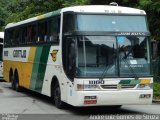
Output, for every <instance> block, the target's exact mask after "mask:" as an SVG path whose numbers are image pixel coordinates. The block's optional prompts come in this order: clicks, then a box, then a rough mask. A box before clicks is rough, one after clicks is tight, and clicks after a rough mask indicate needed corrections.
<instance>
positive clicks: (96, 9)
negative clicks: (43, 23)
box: [5, 5, 146, 29]
mask: <svg viewBox="0 0 160 120" xmlns="http://www.w3.org/2000/svg"><path fill="white" fill-rule="evenodd" d="M63 12H77V13H78V12H79V13H95V14H96V13H97V14H98V13H101V14H128V15H135V14H136V15H146V13H145V11H144V10H140V9H135V8H129V7H120V6H110V5H84V6H73V7H66V8H62V9H59V10H57V11H53V12H49V13H46V14H43V15H40V16H37V17H33V18H29V19H26V20H23V21H20V22H17V23H9V24H8V25H7V26H6V27H5V28H6V29H7V28H11V27H15V26H19V25H23V24H26V23H30V22H34V21H37V20H41V19H44V18H49V17H51V16H55V15H60V14H61V13H63Z"/></svg>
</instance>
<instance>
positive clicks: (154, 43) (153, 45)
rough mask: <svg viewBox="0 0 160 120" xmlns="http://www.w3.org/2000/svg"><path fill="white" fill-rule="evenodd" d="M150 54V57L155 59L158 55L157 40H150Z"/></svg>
mask: <svg viewBox="0 0 160 120" xmlns="http://www.w3.org/2000/svg"><path fill="white" fill-rule="evenodd" d="M151 54H152V59H153V60H155V59H156V58H157V56H158V42H157V41H152V42H151Z"/></svg>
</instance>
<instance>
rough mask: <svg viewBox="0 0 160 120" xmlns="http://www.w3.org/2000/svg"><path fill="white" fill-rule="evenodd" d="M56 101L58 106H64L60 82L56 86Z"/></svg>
mask: <svg viewBox="0 0 160 120" xmlns="http://www.w3.org/2000/svg"><path fill="white" fill-rule="evenodd" d="M53 98H54V103H55V106H56V107H57V108H63V102H62V101H61V90H60V87H59V84H58V83H56V84H55V87H54V97H53Z"/></svg>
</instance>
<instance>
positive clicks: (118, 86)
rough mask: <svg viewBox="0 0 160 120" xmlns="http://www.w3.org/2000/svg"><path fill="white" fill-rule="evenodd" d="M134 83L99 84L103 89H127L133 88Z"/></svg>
mask: <svg viewBox="0 0 160 120" xmlns="http://www.w3.org/2000/svg"><path fill="white" fill-rule="evenodd" d="M135 86H136V85H135V84H133V85H132V84H118V85H101V87H102V88H103V89H128V88H134V87H135Z"/></svg>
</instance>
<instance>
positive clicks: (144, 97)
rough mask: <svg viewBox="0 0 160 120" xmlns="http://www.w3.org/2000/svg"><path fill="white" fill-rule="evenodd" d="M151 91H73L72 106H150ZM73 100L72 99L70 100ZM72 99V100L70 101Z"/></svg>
mask: <svg viewBox="0 0 160 120" xmlns="http://www.w3.org/2000/svg"><path fill="white" fill-rule="evenodd" d="M152 97H153V90H152V89H151V90H119V91H75V94H74V96H72V97H70V100H69V101H71V102H70V103H69V104H71V105H73V106H108V105H137V104H140V105H145V104H151V103H152ZM72 98H73V99H72ZM71 99H72V100H71Z"/></svg>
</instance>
